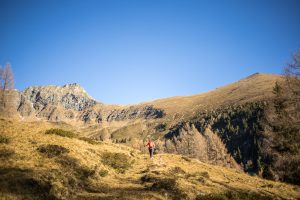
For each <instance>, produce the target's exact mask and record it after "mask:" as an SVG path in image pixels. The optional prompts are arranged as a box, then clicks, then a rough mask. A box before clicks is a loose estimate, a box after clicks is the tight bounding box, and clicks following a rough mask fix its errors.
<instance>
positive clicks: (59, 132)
mask: <svg viewBox="0 0 300 200" xmlns="http://www.w3.org/2000/svg"><path fill="white" fill-rule="evenodd" d="M45 134H51V135H58V136H61V137H68V138H74V137H76V134H74V133H73V132H72V131H66V130H63V129H58V128H52V129H49V130H47V131H46V132H45Z"/></svg>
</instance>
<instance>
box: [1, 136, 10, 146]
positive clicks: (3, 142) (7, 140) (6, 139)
mask: <svg viewBox="0 0 300 200" xmlns="http://www.w3.org/2000/svg"><path fill="white" fill-rule="evenodd" d="M9 142H10V139H9V138H8V137H6V136H4V135H0V144H8V143H9Z"/></svg>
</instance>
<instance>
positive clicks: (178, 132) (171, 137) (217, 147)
mask: <svg viewBox="0 0 300 200" xmlns="http://www.w3.org/2000/svg"><path fill="white" fill-rule="evenodd" d="M165 151H166V152H168V153H179V154H183V155H188V156H192V157H195V158H198V159H199V160H201V161H203V162H208V163H213V164H218V165H223V166H227V167H234V168H239V167H238V164H237V163H236V162H235V160H234V159H233V158H232V157H231V156H230V154H229V153H228V152H227V149H226V147H225V145H224V144H223V142H222V141H221V139H220V138H219V137H218V136H217V135H216V134H214V133H213V132H212V130H211V128H206V129H205V131H204V132H199V131H198V130H197V128H196V127H195V125H194V124H191V123H185V124H182V125H180V126H179V127H177V128H176V129H174V130H172V131H170V132H169V133H168V134H166V135H165Z"/></svg>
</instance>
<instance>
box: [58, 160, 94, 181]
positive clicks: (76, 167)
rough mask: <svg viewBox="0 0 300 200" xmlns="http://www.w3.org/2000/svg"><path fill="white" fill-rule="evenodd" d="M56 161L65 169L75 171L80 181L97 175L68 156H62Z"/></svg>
mask: <svg viewBox="0 0 300 200" xmlns="http://www.w3.org/2000/svg"><path fill="white" fill-rule="evenodd" d="M56 161H57V162H58V163H59V164H61V165H62V166H63V167H64V168H66V169H68V170H73V171H74V172H75V175H76V176H77V177H78V178H80V179H85V178H88V177H90V176H92V175H94V174H95V170H91V169H89V168H88V167H86V166H83V165H81V164H80V162H79V160H77V159H76V158H73V157H70V156H68V155H64V156H61V157H60V158H58V159H57V160H56Z"/></svg>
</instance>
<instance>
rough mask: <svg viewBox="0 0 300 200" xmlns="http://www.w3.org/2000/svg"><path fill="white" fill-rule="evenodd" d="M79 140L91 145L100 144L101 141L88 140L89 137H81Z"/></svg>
mask: <svg viewBox="0 0 300 200" xmlns="http://www.w3.org/2000/svg"><path fill="white" fill-rule="evenodd" d="M78 139H79V140H82V141H85V142H87V143H89V144H93V145H97V144H100V142H99V141H96V140H94V139H91V138H87V137H80V138H78Z"/></svg>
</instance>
